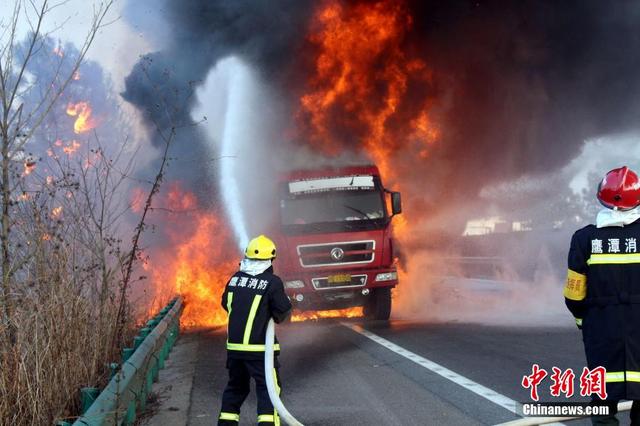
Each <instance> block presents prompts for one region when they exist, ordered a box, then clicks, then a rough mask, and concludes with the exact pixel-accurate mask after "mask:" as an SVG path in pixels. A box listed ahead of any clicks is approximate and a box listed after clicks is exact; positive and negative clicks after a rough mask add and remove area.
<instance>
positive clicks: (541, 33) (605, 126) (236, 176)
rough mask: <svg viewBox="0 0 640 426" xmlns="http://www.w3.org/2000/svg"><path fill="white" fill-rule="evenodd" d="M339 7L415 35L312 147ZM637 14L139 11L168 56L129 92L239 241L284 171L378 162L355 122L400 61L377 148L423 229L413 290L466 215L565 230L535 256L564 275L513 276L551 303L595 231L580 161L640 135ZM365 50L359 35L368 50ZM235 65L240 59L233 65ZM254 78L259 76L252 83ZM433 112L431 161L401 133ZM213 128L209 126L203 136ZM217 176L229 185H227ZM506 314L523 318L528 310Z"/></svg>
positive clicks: (274, 5) (169, 6) (587, 5)
mask: <svg viewBox="0 0 640 426" xmlns="http://www.w3.org/2000/svg"><path fill="white" fill-rule="evenodd" d="M331 4H337V5H340V6H341V7H342V13H344V16H346V17H347V18H349V17H351V18H353V17H354V16H355V17H357V16H358V12H357V11H358V10H360V9H362V8H366V7H374V6H375V5H382V6H384V7H387V8H388V9H389V10H393V11H399V12H397V13H398V16H400V17H403V19H404V18H406V19H404V20H403V21H402V22H404V23H405V24H406V25H405V26H404V27H403V29H402V31H401V34H400V36H399V37H398V38H397V39H393V40H392V43H390V45H389V46H386V47H385V46H383V48H381V49H379V50H373V51H372V53H371V55H372V56H371V57H367V56H366V55H363V56H362V59H363V61H364V63H365V64H366V67H361V68H358V70H357V71H358V72H356V73H352V74H348V73H346V74H345V75H346V76H347V77H346V79H347V80H349V79H353V80H356V79H358V78H359V77H361V75H362V73H365V72H371V73H372V74H374V77H373V78H372V79H371V81H373V82H374V83H375V84H374V85H373V86H374V89H373V90H371V91H366V90H365V91H359V92H358V91H355V92H348V93H347V95H346V96H345V97H344V99H341V101H343V102H337V103H336V106H335V107H329V108H327V109H326V111H325V112H324V113H323V114H324V116H323V117H324V118H323V123H322V124H323V125H325V128H326V139H325V142H326V141H329V142H330V143H328V144H327V145H330V147H331V149H329V150H327V149H323V147H322V146H319V144H318V143H314V141H313V138H312V133H311V130H313V129H312V128H311V126H310V125H309V124H310V123H312V120H310V119H309V116H305V113H304V108H302V101H301V99H304V97H305V95H309V94H314V93H316V92H317V90H318V89H323V88H324V89H326V86H323V84H326V79H322V78H320V77H322V74H320V73H318V66H319V65H322V64H318V61H317V60H318V57H319V54H320V53H321V52H322V48H323V46H322V44H321V43H320V42H319V41H318V37H316V36H317V35H318V34H320V33H322V31H323V30H326V29H327V28H323V27H322V21H321V20H318V19H317V16H316V14H317V12H318V11H319V10H320V9H321V8H323V7H325V6H327V5H331ZM358 8H360V9H358ZM142 11H144V12H142ZM639 14H640V6H638V5H637V4H635V3H633V2H626V3H619V4H616V5H615V6H611V5H610V4H607V3H606V2H601V1H597V0H587V1H579V0H573V1H566V2H557V1H553V0H543V1H533V0H525V1H520V2H500V1H468V0H453V1H448V2H441V1H435V0H433V1H417V0H406V1H402V0H396V1H394V0H380V1H377V2H363V1H356V0H343V1H340V0H325V1H322V2H310V1H297V0H282V1H279V2H273V1H266V0H238V1H233V2H225V1H220V0H218V1H211V0H206V1H205V0H189V1H181V2H171V1H168V0H164V1H160V2H157V1H154V2H151V0H143V1H135V2H134V1H129V2H128V3H127V6H126V8H125V17H126V18H127V19H129V20H130V21H133V20H136V22H137V23H138V25H139V28H140V30H141V31H142V33H143V34H145V37H146V36H147V35H148V37H149V38H150V39H152V40H153V41H154V45H156V46H157V47H158V49H159V50H157V51H155V52H151V53H149V54H147V55H146V56H145V57H143V58H141V60H140V62H139V63H138V64H137V65H136V67H134V69H133V70H132V72H131V74H130V75H129V76H128V77H127V79H126V82H125V83H126V84H125V85H126V90H125V92H124V94H123V96H124V97H125V99H127V100H128V101H130V102H131V103H133V104H134V105H136V106H137V107H138V108H139V109H140V110H141V111H143V112H144V113H145V114H146V117H147V124H148V126H149V127H150V128H151V129H154V128H158V127H159V128H161V129H164V130H166V129H171V128H175V129H177V132H178V134H177V138H176V143H175V145H174V148H173V151H172V156H173V157H174V158H175V163H174V166H173V167H172V168H171V169H170V170H171V173H173V174H174V175H175V176H177V177H179V178H180V179H181V180H183V181H185V182H186V184H187V186H188V187H189V188H190V189H192V190H194V191H195V192H196V193H197V194H198V197H199V198H201V199H202V200H203V201H204V202H205V203H212V204H215V203H216V202H218V201H223V200H224V201H231V202H227V203H226V204H228V206H229V207H230V208H232V209H236V210H233V211H230V212H228V214H229V216H230V217H232V218H236V219H237V220H238V221H239V222H243V223H244V224H245V226H246V227H249V228H250V229H247V230H246V231H243V230H242V226H241V225H240V224H236V225H235V228H236V234H237V238H238V239H239V240H243V239H244V238H245V237H244V234H245V233H248V234H250V233H252V232H254V230H258V232H259V231H260V230H262V229H264V228H265V227H266V226H268V225H267V224H268V223H269V220H267V219H264V218H263V215H262V214H259V213H258V214H256V213H255V211H256V208H259V209H260V211H266V210H268V211H271V212H274V211H276V210H277V206H275V207H274V206H273V204H272V205H269V197H271V199H272V201H273V199H275V198H276V197H275V196H274V195H273V194H274V192H273V188H269V187H268V185H267V184H266V182H269V181H270V179H271V176H273V173H275V169H286V168H291V167H307V166H311V167H314V166H315V167H317V166H319V165H321V164H326V163H335V162H339V163H347V164H348V163H358V162H362V160H363V159H371V158H372V155H371V152H370V151H371V149H372V146H370V145H367V144H366V138H365V137H363V128H362V125H361V123H360V122H358V119H352V117H354V116H355V117H357V114H356V113H357V112H359V111H360V110H359V109H358V108H360V106H362V105H365V106H366V105H375V106H379V105H380V103H381V99H383V100H384V99H387V98H386V97H388V95H389V90H390V89H389V87H390V86H389V85H388V84H386V83H385V82H384V81H383V80H384V79H383V78H380V76H379V75H377V76H376V72H380V70H381V69H383V68H384V65H385V63H386V62H388V61H392V62H394V63H395V64H396V65H397V66H396V68H395V69H400V70H401V71H403V72H408V73H409V74H408V75H409V78H408V80H407V84H406V87H404V89H403V92H402V94H403V96H402V98H401V99H400V100H399V102H398V103H397V104H394V105H393V107H392V108H391V107H389V108H388V109H389V111H391V112H390V113H389V116H388V117H386V118H385V121H384V122H383V125H384V127H385V132H386V133H385V135H386V136H387V137H386V138H381V139H380V146H379V147H380V148H382V151H381V152H383V153H384V155H383V157H382V158H384V159H385V162H386V165H387V167H386V168H387V169H388V170H390V171H391V172H392V173H390V174H391V176H383V177H384V178H385V182H386V183H387V184H388V185H389V186H391V187H393V189H398V190H401V191H402V192H403V196H404V197H403V201H404V207H405V208H404V211H405V213H404V217H405V218H406V219H407V221H408V223H410V225H411V233H410V234H411V235H408V236H407V238H406V239H405V240H403V241H402V244H403V245H402V247H401V249H402V251H403V252H404V253H413V254H412V258H408V259H406V262H407V263H406V266H407V267H408V268H409V270H410V271H411V279H410V280H405V281H410V282H413V283H418V284H420V285H417V286H416V288H415V289H414V290H416V291H420V289H421V288H422V289H424V286H422V284H421V283H420V282H418V281H417V280H416V279H414V278H416V277H420V271H421V270H423V268H425V267H428V265H426V266H425V264H424V259H425V258H428V257H429V256H430V255H431V252H428V251H427V252H425V250H436V251H438V250H444V248H446V247H450V246H451V240H452V237H457V236H459V235H460V234H461V232H462V230H463V229H464V225H465V223H466V222H467V220H469V219H470V218H475V217H482V216H484V215H486V214H495V215H505V214H508V215H510V217H512V218H513V219H514V220H515V219H518V218H519V217H520V218H522V219H523V220H531V221H533V222H536V223H538V222H539V223H542V222H546V223H547V224H549V223H555V222H558V221H560V222H564V224H565V225H563V226H566V227H567V228H566V229H564V230H563V231H562V232H559V233H557V234H554V236H553V237H551V236H549V235H547V237H548V238H549V239H550V240H551V241H552V242H550V243H548V244H547V245H548V247H544V246H543V245H540V246H538V247H539V250H538V252H537V253H533V254H532V258H530V259H529V260H530V263H535V264H538V263H540V264H544V263H545V262H544V261H542V260H540V259H541V257H540V256H542V255H541V254H540V253H544V252H545V250H546V251H547V252H548V253H552V254H549V258H550V259H552V261H551V267H550V272H549V273H547V274H546V275H545V276H547V277H553V278H546V279H545V280H542V279H540V278H539V275H538V278H530V277H528V278H526V279H525V278H522V277H516V278H513V279H511V281H512V282H513V283H518V282H525V281H526V282H529V283H535V282H536V279H537V280H538V282H543V281H544V282H547V283H548V282H553V283H554V284H553V285H549V286H546V287H545V285H546V284H545V285H542V284H541V286H540V287H539V288H540V289H551V290H550V291H552V293H550V294H553V297H555V294H556V293H557V287H558V283H559V280H560V278H559V275H558V273H557V271H559V270H562V268H561V267H560V265H561V264H562V263H563V262H562V261H560V260H558V259H563V258H564V254H558V253H560V252H561V250H560V248H559V247H563V246H564V244H565V238H566V237H567V234H568V229H570V228H572V227H573V226H577V224H579V223H582V222H584V221H585V220H586V219H587V214H586V213H585V212H586V211H587V210H588V207H587V206H585V204H584V199H580V197H577V198H576V194H578V195H579V192H580V191H581V190H579V191H576V189H575V185H576V183H575V182H576V179H577V178H576V176H582V177H580V178H579V179H578V180H583V181H584V180H585V179H586V178H585V177H584V173H585V172H584V169H585V167H586V165H585V166H584V167H583V164H588V165H589V167H598V166H599V165H600V163H598V164H596V163H595V162H592V161H589V159H588V158H585V156H588V155H593V156H598V155H600V154H601V153H602V152H603V151H610V150H616V149H620V147H621V146H622V145H620V143H619V139H617V138H608V135H611V134H614V133H615V134H619V133H623V132H624V133H626V134H631V135H633V134H637V132H638V130H639V129H638V125H639V123H640V120H639V118H640V96H639V95H640V79H638V78H637V74H638V70H639V65H640V57H638V55H637V54H636V52H637V51H638V50H639V49H640V36H639V35H640V33H639V31H640V30H639V29H638V26H637V22H638V18H640V16H638V15H639ZM160 27H161V28H162V35H161V36H159V35H158V28H160ZM374 28H377V27H375V26H374ZM370 36H371V35H370V34H366V33H363V34H361V37H362V42H363V43H364V42H366V41H367V40H368V39H369V38H370ZM338 44H339V43H338ZM356 44H357V43H356ZM395 48H398V49H400V51H401V53H400V54H398V53H397V51H395V50H392V49H395ZM230 57H233V58H235V59H225V58H230ZM234 62H235V63H237V64H240V63H242V64H245V65H244V66H246V67H247V68H244V66H241V65H237V66H232V65H231V64H233V63H234ZM336 64H337V65H336ZM417 64H423V65H420V66H417ZM333 66H335V67H338V68H339V66H341V64H340V62H339V61H338V62H334V63H333ZM367 67H368V68H367ZM243 70H245V71H246V73H247V74H246V75H251V77H250V78H249V77H247V78H246V79H245V78H244V77H242V76H243V75H245V71H243ZM415 70H419V71H415ZM243 81H244V83H242V82H243ZM256 82H258V83H256ZM346 83H352V81H346ZM249 86H251V87H252V88H251V89H248V87H249ZM234 87H235V88H236V89H234ZM198 88H202V90H201V91H198ZM234 99H237V100H240V99H242V101H241V102H238V103H235V102H234ZM307 99H309V98H307ZM240 104H242V106H239V105H240ZM382 107H384V105H383V106H382ZM382 107H381V108H382ZM421 110H424V112H425V114H426V117H428V119H429V122H430V123H433V124H434V125H435V127H436V130H437V132H433V134H430V137H431V138H432V139H430V141H429V144H428V148H427V149H425V148H424V144H422V143H421V142H420V140H419V139H420V137H422V136H421V135H416V133H415V132H410V131H407V129H406V127H407V126H409V125H414V124H413V123H408V122H407V121H406V118H407V117H410V118H411V120H412V121H414V120H417V119H419V118H422V117H421V116H418V117H416V116H415V115H416V111H421ZM301 111H302V112H301ZM265 114H268V118H267V119H264V117H265ZM201 116H206V117H207V120H206V122H205V124H204V126H196V124H197V123H199V122H200V117H201ZM260 118H262V121H259V119H260ZM418 127H419V126H418ZM225 135H226V136H227V138H225ZM230 135H233V137H230ZM602 138H605V139H607V138H608V139H607V140H608V141H609V142H608V143H607V144H606V147H605V148H602V149H601V150H598V149H596V150H588V149H586V148H585V141H586V140H601V139H602ZM232 139H233V145H232V144H231V143H230V142H231V140H232ZM225 140H226V143H225ZM316 142H317V141H316ZM160 143H161V140H158V139H156V145H159V144H160ZM625 146H626V145H625ZM373 148H375V147H373ZM583 148H584V149H583ZM227 154H229V155H227ZM221 157H222V158H221ZM185 158H190V159H191V160H189V162H186V161H185V160H184V159H185ZM582 159H583V160H582ZM576 162H580V163H582V164H577V163H576ZM601 173H602V171H600V174H601ZM218 174H221V175H222V176H221V178H222V180H223V181H224V182H226V183H225V184H223V185H221V186H220V185H218V183H217V182H219V181H220V177H219V176H218ZM591 180H592V179H591V178H589V181H591ZM233 182H235V184H234V183H233ZM234 185H237V191H236V190H235V189H234V188H233V186H234ZM219 188H222V189H223V191H222V192H221V193H220V191H219ZM550 200H552V201H550ZM233 206H240V207H233ZM549 206H552V207H553V208H552V209H551V210H550V209H549ZM272 207H273V208H272ZM237 211H241V212H242V213H241V214H238V213H237ZM241 216H242V217H243V219H238V218H240V217H241ZM256 218H258V219H257V220H256ZM454 240H455V239H454ZM526 244H527V242H526V241H516V242H509V243H505V246H506V247H508V248H509V250H508V251H509V252H510V253H508V254H507V255H505V258H507V259H510V260H508V263H510V264H512V265H517V266H518V267H519V266H521V263H519V259H517V257H518V256H514V255H513V253H517V252H518V249H519V248H520V247H522V246H523V245H526ZM454 255H458V254H455V253H454ZM543 257H544V256H543ZM531 259H534V260H531ZM536 268H538V267H536ZM536 268H533V269H536ZM512 269H514V270H515V269H516V268H515V267H514V268H512ZM538 269H540V268H538ZM543 269H544V268H543ZM491 279H494V280H498V281H500V279H499V277H498V278H491ZM513 286H514V287H517V284H513ZM405 288H407V290H406V291H407V294H410V293H411V292H412V291H413V290H409V288H410V287H409V286H408V285H407V286H406V287H405ZM522 288H525V287H522ZM515 294H518V293H517V292H516V293H515ZM522 294H523V297H524V296H526V295H527V293H526V291H525V292H523V293H522ZM506 300H509V302H510V303H511V304H512V306H513V305H518V304H519V303H520V302H521V300H523V299H522V298H518V297H517V296H514V297H513V298H508V299H506ZM554 300H555V299H554ZM487 305H488V306H491V303H487Z"/></svg>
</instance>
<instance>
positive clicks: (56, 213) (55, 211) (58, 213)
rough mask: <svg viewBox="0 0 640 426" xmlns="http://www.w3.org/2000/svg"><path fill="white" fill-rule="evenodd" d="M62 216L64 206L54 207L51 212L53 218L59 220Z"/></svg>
mask: <svg viewBox="0 0 640 426" xmlns="http://www.w3.org/2000/svg"><path fill="white" fill-rule="evenodd" d="M61 215H62V206H58V207H54V208H53V209H52V210H51V217H52V218H53V219H57V218H59V217H60V216H61Z"/></svg>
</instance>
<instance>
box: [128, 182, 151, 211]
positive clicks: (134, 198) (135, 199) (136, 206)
mask: <svg viewBox="0 0 640 426" xmlns="http://www.w3.org/2000/svg"><path fill="white" fill-rule="evenodd" d="M129 199H130V201H129V205H130V206H131V210H132V211H133V212H134V213H137V214H140V213H142V210H143V209H144V203H145V201H146V199H147V193H146V192H145V190H144V189H143V188H139V187H136V188H133V189H132V190H131V196H130V197H129Z"/></svg>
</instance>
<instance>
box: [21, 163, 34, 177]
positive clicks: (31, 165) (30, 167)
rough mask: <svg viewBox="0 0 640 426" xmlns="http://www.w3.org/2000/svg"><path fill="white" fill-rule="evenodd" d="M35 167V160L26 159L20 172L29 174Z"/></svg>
mask: <svg viewBox="0 0 640 426" xmlns="http://www.w3.org/2000/svg"><path fill="white" fill-rule="evenodd" d="M35 169H36V162H35V161H33V160H28V161H25V162H24V171H23V173H22V175H23V176H27V175H30V174H31V172H33V171H34V170H35Z"/></svg>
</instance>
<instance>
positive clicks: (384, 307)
mask: <svg viewBox="0 0 640 426" xmlns="http://www.w3.org/2000/svg"><path fill="white" fill-rule="evenodd" d="M364 314H365V316H366V317H367V318H369V319H374V320H383V321H386V320H388V319H389V317H390V316H391V287H383V288H376V289H374V290H373V291H372V293H371V296H370V297H369V300H368V301H367V304H366V305H365V307H364Z"/></svg>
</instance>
